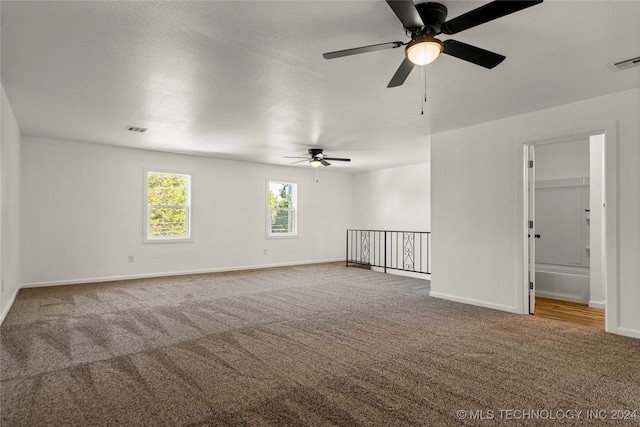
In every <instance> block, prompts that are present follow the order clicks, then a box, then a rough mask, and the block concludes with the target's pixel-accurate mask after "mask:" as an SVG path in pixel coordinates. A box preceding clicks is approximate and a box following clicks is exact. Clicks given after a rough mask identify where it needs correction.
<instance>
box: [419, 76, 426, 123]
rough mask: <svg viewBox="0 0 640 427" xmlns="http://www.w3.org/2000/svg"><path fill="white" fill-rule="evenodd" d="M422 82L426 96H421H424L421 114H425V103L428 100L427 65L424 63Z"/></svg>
mask: <svg viewBox="0 0 640 427" xmlns="http://www.w3.org/2000/svg"><path fill="white" fill-rule="evenodd" d="M422 82H423V88H424V92H423V93H424V97H423V96H421V97H420V98H422V99H421V101H422V110H421V111H420V115H421V116H424V103H425V102H427V67H425V66H424V65H423V66H422Z"/></svg>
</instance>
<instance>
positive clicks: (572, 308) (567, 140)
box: [524, 131, 611, 329]
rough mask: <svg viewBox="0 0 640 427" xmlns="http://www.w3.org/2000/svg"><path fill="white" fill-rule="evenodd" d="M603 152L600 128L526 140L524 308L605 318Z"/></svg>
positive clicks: (564, 315) (579, 317)
mask: <svg viewBox="0 0 640 427" xmlns="http://www.w3.org/2000/svg"><path fill="white" fill-rule="evenodd" d="M605 150H606V134H605V133H604V132H602V131H600V132H596V131H593V132H587V133H582V134H575V135H570V136H566V137H562V138H553V139H548V140H540V141H536V142H530V143H525V144H524V160H525V161H524V168H525V173H524V178H525V179H524V184H525V191H524V193H525V201H524V202H525V210H524V212H525V223H524V230H525V258H524V261H525V283H524V285H525V292H524V294H525V312H529V313H530V314H538V315H542V316H545V317H552V318H557V319H559V320H568V321H571V319H572V318H573V320H577V321H574V323H582V322H581V321H584V320H586V321H587V322H590V323H591V326H594V325H602V319H603V318H606V317H608V316H606V313H605V312H602V311H601V310H605V309H606V307H607V299H608V298H607V297H606V296H607V295H608V293H607V286H606V285H607V268H606V266H607V259H608V258H607V246H608V245H609V244H610V243H611V242H610V240H611V239H609V240H608V239H607V217H606V210H605V208H606V203H605V199H606V188H607V182H606V181H607V179H606V178H607V171H606V170H605ZM536 299H538V302H540V303H541V304H542V305H541V306H540V307H538V309H536ZM582 324H584V323H582ZM602 327H604V325H603V326H602ZM605 329H606V327H605Z"/></svg>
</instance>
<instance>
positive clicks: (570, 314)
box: [534, 297, 604, 329]
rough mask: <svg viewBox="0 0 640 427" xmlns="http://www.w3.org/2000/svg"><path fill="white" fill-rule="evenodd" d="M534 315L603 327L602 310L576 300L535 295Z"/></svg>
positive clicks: (598, 327)
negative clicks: (562, 299)
mask: <svg viewBox="0 0 640 427" xmlns="http://www.w3.org/2000/svg"><path fill="white" fill-rule="evenodd" d="M534 314H535V315H536V316H540V317H547V318H549V319H556V320H562V321H564V322H570V323H577V324H579V325H584V326H591V327H592V328H597V329H604V310H602V309H599V308H592V307H589V306H588V305H587V304H582V303H578V302H570V301H561V300H557V299H551V298H543V297H536V309H535V313H534Z"/></svg>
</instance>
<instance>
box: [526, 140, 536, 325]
mask: <svg viewBox="0 0 640 427" xmlns="http://www.w3.org/2000/svg"><path fill="white" fill-rule="evenodd" d="M534 160H535V152H534V146H533V145H530V146H529V156H528V161H527V163H528V165H527V166H528V169H527V170H528V171H529V173H528V174H527V177H528V179H527V181H528V185H527V187H528V189H529V212H528V213H529V233H528V240H529V314H533V313H534V311H535V308H536V239H535V237H536V218H535V217H536V170H535V161H534Z"/></svg>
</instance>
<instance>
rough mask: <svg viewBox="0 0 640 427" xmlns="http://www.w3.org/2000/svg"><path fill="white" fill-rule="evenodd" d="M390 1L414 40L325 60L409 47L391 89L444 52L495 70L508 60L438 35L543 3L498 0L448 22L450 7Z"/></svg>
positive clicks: (327, 56)
mask: <svg viewBox="0 0 640 427" xmlns="http://www.w3.org/2000/svg"><path fill="white" fill-rule="evenodd" d="M386 1H387V3H388V4H389V6H390V7H391V9H392V10H393V11H394V12H395V14H396V16H397V17H398V19H399V20H400V22H402V25H403V26H404V28H405V31H406V33H407V35H408V36H410V37H411V41H409V42H400V41H396V42H389V43H380V44H374V45H370V46H363V47H357V48H354V49H346V50H339V51H335V52H328V53H325V54H323V55H322V56H323V57H324V58H325V59H333V58H340V57H342V56H349V55H356V54H359V53H365V52H373V51H376V50H383V49H396V48H398V47H400V46H406V48H405V56H406V57H405V59H404V61H402V64H400V68H398V70H397V71H396V73H395V74H394V75H393V77H392V78H391V81H390V82H389V84H388V85H387V87H396V86H400V85H402V84H403V83H404V81H405V80H406V79H407V77H408V76H409V73H410V72H411V70H413V67H414V66H415V65H426V64H429V63H431V62H433V61H435V59H436V58H437V57H438V56H439V55H440V54H441V53H445V54H447V55H451V56H455V57H456V58H459V59H462V60H464V61H468V62H471V63H473V64H476V65H479V66H481V67H484V68H489V69H491V68H493V67H495V66H496V65H498V64H500V63H501V62H502V61H504V59H505V58H506V57H505V56H503V55H499V54H497V53H494V52H490V51H488V50H484V49H481V48H479V47H475V46H472V45H469V44H466V43H462V42H459V41H456V40H445V41H440V40H438V39H436V38H435V36H437V35H438V34H447V35H450V34H457V33H459V32H461V31H464V30H467V29H469V28H473V27H475V26H477V25H480V24H484V23H487V22H489V21H493V20H494V19H498V18H501V17H503V16H506V15H509V14H511V13H514V12H518V11H520V10H523V9H526V8H528V7H531V6H535V5H536V4H539V3H542V0H531V1H528V0H516V1H505V0H496V1H492V2H491V3H487V4H485V5H483V6H480V7H478V8H476V9H473V10H471V11H469V12H467V13H464V14H462V15H460V16H457V17H455V18H453V19H451V20H449V21H446V22H445V19H447V8H446V7H445V6H444V5H443V4H440V3H433V2H428V3H420V4H414V3H413V1H412V0H386Z"/></svg>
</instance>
